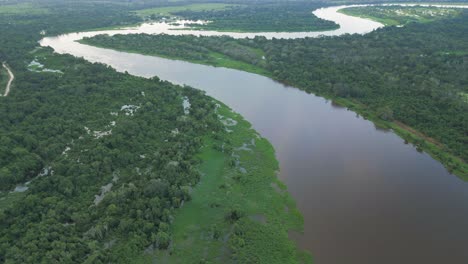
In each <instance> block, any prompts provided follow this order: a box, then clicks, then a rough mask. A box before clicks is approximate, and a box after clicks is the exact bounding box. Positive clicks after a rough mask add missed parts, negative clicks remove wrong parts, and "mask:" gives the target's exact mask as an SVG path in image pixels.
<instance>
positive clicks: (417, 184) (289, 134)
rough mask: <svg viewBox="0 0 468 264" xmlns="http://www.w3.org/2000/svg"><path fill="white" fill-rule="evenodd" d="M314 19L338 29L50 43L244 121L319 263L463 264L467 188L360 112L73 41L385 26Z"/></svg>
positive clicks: (235, 75) (272, 86) (224, 74)
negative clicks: (196, 97)
mask: <svg viewBox="0 0 468 264" xmlns="http://www.w3.org/2000/svg"><path fill="white" fill-rule="evenodd" d="M340 8H343V6H340V7H329V8H323V9H318V10H316V11H314V12H313V13H314V14H315V15H317V16H318V17H321V18H324V19H327V20H332V21H335V22H336V23H338V24H339V25H340V29H337V30H333V31H327V32H299V33H254V34H253V33H219V32H209V31H204V32H200V31H195V32H194V31H189V30H177V31H171V30H169V29H170V28H171V27H174V26H170V25H168V24H164V23H153V24H143V25H141V26H138V27H136V28H129V29H120V30H113V31H93V32H82V33H72V34H66V35H61V36H57V37H47V38H44V39H43V40H42V41H41V45H43V46H51V47H52V48H54V50H55V51H56V52H58V53H69V54H72V55H74V56H78V57H84V58H85V59H86V60H89V61H91V62H101V63H105V64H108V65H110V66H112V67H113V68H115V69H117V70H118V71H122V72H123V71H127V72H129V73H130V74H134V75H138V76H143V77H151V76H155V75H157V76H158V77H160V78H161V79H164V80H168V81H170V82H173V83H176V84H187V85H190V86H193V87H195V88H198V89H201V90H204V91H206V92H207V94H208V95H210V96H212V97H214V98H216V99H218V100H220V101H222V102H224V103H226V104H227V105H229V106H230V107H231V108H233V109H234V110H235V111H237V112H238V113H240V114H242V115H243V116H244V117H245V118H246V119H247V120H248V121H250V122H251V123H252V124H253V127H254V128H255V129H256V130H257V131H258V132H259V133H260V134H261V135H262V136H264V137H266V138H267V139H268V140H270V142H271V143H272V144H273V145H274V147H275V149H276V155H277V158H278V160H279V162H280V168H281V172H280V177H281V179H282V180H283V181H284V182H285V183H286V184H287V186H288V188H289V192H290V193H291V194H292V196H293V197H294V198H295V199H296V201H297V204H298V207H299V209H300V210H301V211H302V213H303V215H304V219H305V230H304V234H303V235H295V234H292V236H293V237H294V238H295V239H297V241H298V242H299V244H300V246H301V247H302V248H304V249H307V250H309V251H310V252H311V253H312V255H313V256H314V259H315V262H316V263H319V264H336V263H359V264H363V263H379V264H386V263H392V264H394V263H399V264H402V263H409V264H416V263H425V264H428V263H438V264H440V263H450V264H458V263H459V264H466V263H468V250H467V246H468V183H465V182H463V181H462V180H460V179H459V178H457V177H456V176H454V175H450V174H449V173H448V172H447V171H446V170H445V168H444V167H443V166H442V165H441V164H440V163H439V162H437V161H435V160H434V159H432V158H431V157H430V156H429V155H427V154H424V153H419V152H417V151H416V149H415V148H414V147H413V146H411V145H406V144H404V141H403V140H402V139H401V138H399V137H398V136H397V135H395V134H394V133H393V132H389V131H382V130H379V129H376V128H375V127H374V125H373V124H372V123H371V122H369V121H367V120H364V119H363V118H360V117H359V116H357V115H356V113H354V112H352V111H348V110H347V109H345V108H341V107H337V106H334V105H333V104H331V102H329V101H327V100H325V99H323V98H321V97H317V96H314V95H309V94H306V93H305V92H303V91H300V90H298V89H295V88H293V87H288V86H285V85H282V84H280V83H277V82H275V81H273V80H271V79H269V78H266V77H263V76H259V75H256V74H251V73H247V72H242V71H238V70H231V69H226V68H215V67H210V66H205V65H199V64H193V63H188V62H183V61H177V60H168V59H163V58H158V57H152V56H143V55H139V54H131V53H125V52H118V51H113V50H108V49H103V48H96V47H91V46H87V45H83V44H79V43H77V42H75V40H78V39H81V38H83V37H85V36H94V35H98V34H117V33H118V34H133V33H151V34H159V33H167V34H188V33H191V34H200V35H220V34H227V35H231V36H233V37H253V36H255V35H263V36H265V37H267V38H272V37H276V38H301V37H319V36H320V35H341V34H345V33H351V34H352V33H359V34H365V33H368V32H370V31H372V30H375V29H377V28H379V27H382V26H383V25H382V24H379V23H377V22H373V21H369V20H366V19H361V18H356V17H350V16H346V15H344V14H341V13H337V10H338V9H340Z"/></svg>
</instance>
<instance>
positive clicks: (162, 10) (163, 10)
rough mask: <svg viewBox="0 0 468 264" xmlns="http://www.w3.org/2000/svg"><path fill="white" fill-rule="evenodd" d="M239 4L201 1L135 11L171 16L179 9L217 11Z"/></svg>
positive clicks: (147, 14)
mask: <svg viewBox="0 0 468 264" xmlns="http://www.w3.org/2000/svg"><path fill="white" fill-rule="evenodd" d="M236 6H239V5H233V4H221V3H203V4H190V5H182V6H168V7H157V8H149V9H142V10H138V11H135V12H136V14H137V15H139V16H140V17H150V16H172V15H173V13H176V12H180V11H193V12H200V11H219V10H226V9H227V8H230V7H236Z"/></svg>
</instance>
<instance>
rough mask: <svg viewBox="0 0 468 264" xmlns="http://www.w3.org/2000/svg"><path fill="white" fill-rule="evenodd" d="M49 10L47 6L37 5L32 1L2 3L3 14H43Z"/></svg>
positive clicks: (0, 11) (1, 11)
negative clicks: (13, 3)
mask: <svg viewBox="0 0 468 264" xmlns="http://www.w3.org/2000/svg"><path fill="white" fill-rule="evenodd" d="M47 13H49V11H48V10H47V9H46V8H42V7H38V6H35V5H33V4H31V3H24V4H16V5H0V14H1V15H26V14H29V15H43V14H47Z"/></svg>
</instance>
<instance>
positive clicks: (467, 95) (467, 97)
mask: <svg viewBox="0 0 468 264" xmlns="http://www.w3.org/2000/svg"><path fill="white" fill-rule="evenodd" d="M460 97H461V98H462V101H463V102H465V103H468V93H463V92H461V93H460Z"/></svg>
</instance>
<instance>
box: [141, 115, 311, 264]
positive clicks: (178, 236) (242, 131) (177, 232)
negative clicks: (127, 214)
mask: <svg viewBox="0 0 468 264" xmlns="http://www.w3.org/2000/svg"><path fill="white" fill-rule="evenodd" d="M218 114H219V115H220V116H222V117H221V118H222V120H224V121H223V122H225V123H231V124H230V125H228V126H226V129H228V130H230V131H231V132H227V133H226V134H224V135H221V136H220V135H217V136H215V138H217V139H214V138H206V139H205V147H204V148H203V149H202V151H201V153H200V155H199V157H200V159H202V160H203V163H202V164H201V166H200V171H201V172H202V173H203V176H202V179H201V181H200V183H199V184H198V185H197V187H196V188H195V189H194V190H193V192H192V200H191V201H189V202H187V203H186V204H185V205H184V206H183V207H182V208H181V209H180V210H179V211H178V212H177V214H176V215H175V218H174V222H173V224H172V229H171V231H172V241H173V242H172V245H171V247H170V249H169V250H167V251H154V252H152V253H150V254H148V253H146V254H144V255H143V256H141V258H140V259H138V260H137V262H138V263H150V262H155V261H156V262H158V263H278V264H279V263H281V264H283V263H310V262H311V259H310V256H308V254H306V253H304V252H301V251H299V250H298V249H297V247H296V246H295V244H294V242H292V241H291V240H290V239H289V237H288V230H295V231H301V230H302V225H303V219H302V217H301V215H300V213H299V211H298V210H297V208H296V206H295V203H294V201H293V200H292V198H291V197H290V196H289V194H288V193H287V191H286V187H285V185H284V184H283V183H281V182H280V181H279V180H278V178H277V177H276V171H277V170H278V163H277V161H276V158H275V154H274V150H273V147H272V146H271V145H270V143H269V142H268V141H267V140H266V139H263V138H261V137H260V136H259V135H258V134H257V133H256V132H255V131H254V130H253V129H252V128H251V126H250V124H249V123H248V122H247V121H245V120H244V119H243V118H242V117H241V116H240V115H238V114H235V113H233V112H232V111H231V110H230V109H228V108H227V107H226V106H221V107H220V108H219V109H218ZM232 120H234V122H232ZM236 123H237V124H236ZM233 124H235V125H233Z"/></svg>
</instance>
